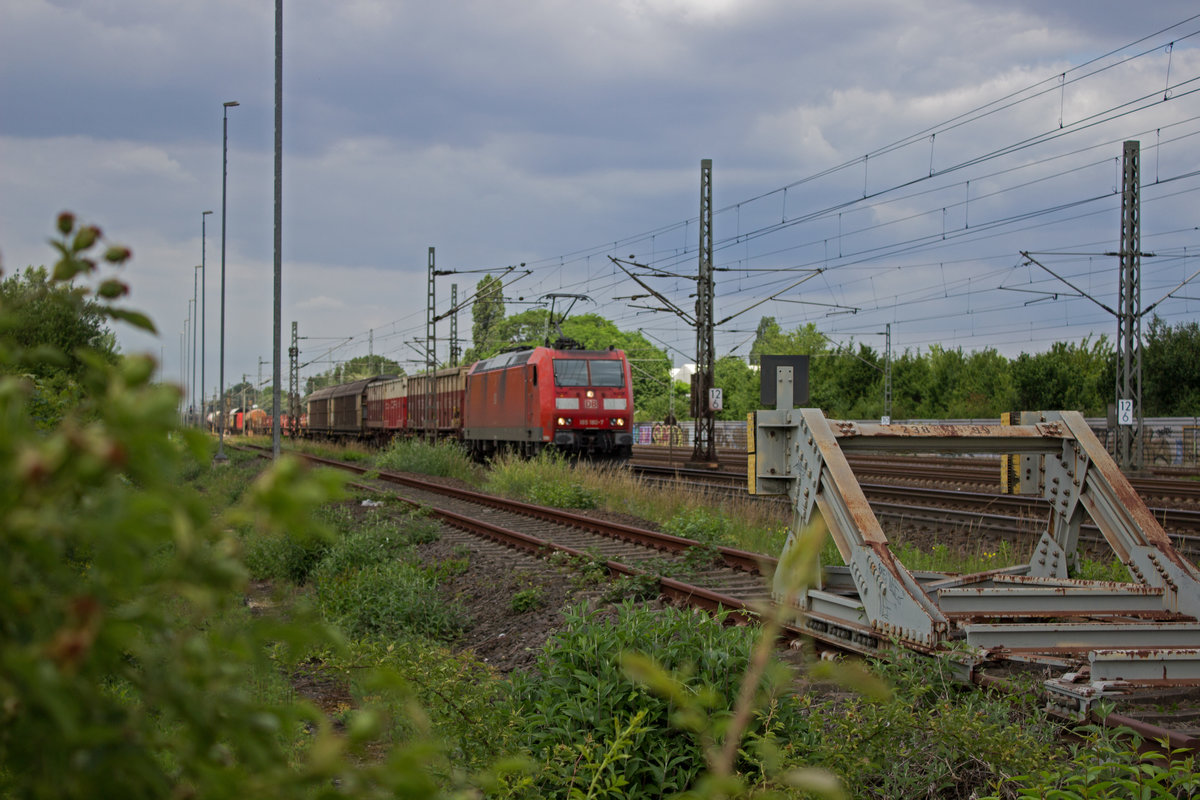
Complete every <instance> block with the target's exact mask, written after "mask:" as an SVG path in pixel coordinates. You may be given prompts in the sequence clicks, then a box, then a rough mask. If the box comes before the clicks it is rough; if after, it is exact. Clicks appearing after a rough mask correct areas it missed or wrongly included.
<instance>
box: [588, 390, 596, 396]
mask: <svg viewBox="0 0 1200 800" xmlns="http://www.w3.org/2000/svg"><path fill="white" fill-rule="evenodd" d="M587 396H588V397H595V396H596V393H595V392H593V391H592V390H591V389H588V390H587Z"/></svg>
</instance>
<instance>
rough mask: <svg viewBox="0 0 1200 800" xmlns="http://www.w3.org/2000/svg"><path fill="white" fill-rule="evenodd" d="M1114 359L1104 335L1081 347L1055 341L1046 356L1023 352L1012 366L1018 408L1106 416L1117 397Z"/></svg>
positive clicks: (1085, 342) (1084, 342)
mask: <svg viewBox="0 0 1200 800" xmlns="http://www.w3.org/2000/svg"><path fill="white" fill-rule="evenodd" d="M1113 358H1114V353H1113V348H1112V345H1110V344H1109V342H1108V339H1107V338H1106V337H1104V336H1101V337H1100V338H1099V339H1097V340H1096V341H1095V342H1090V341H1089V339H1088V338H1085V339H1084V340H1083V341H1082V342H1080V343H1079V344H1075V343H1073V342H1055V343H1054V344H1052V345H1051V346H1050V349H1049V350H1048V351H1047V352H1044V353H1036V354H1029V353H1021V354H1020V355H1019V356H1017V358H1016V359H1015V360H1013V361H1012V362H1011V365H1010V369H1011V372H1012V382H1013V388H1014V394H1015V400H1016V406H1017V408H1018V409H1020V410H1024V411H1040V410H1046V409H1054V410H1059V409H1071V410H1074V411H1081V412H1083V413H1084V414H1089V415H1092V416H1101V415H1103V414H1105V413H1106V412H1107V409H1108V404H1109V403H1110V402H1112V397H1113V378H1112V375H1113V366H1112V364H1113Z"/></svg>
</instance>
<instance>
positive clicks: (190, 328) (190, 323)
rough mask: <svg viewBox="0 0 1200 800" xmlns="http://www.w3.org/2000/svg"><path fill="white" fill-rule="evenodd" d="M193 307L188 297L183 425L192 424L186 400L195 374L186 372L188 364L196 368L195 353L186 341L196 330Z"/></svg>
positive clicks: (192, 368)
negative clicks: (190, 374) (185, 411)
mask: <svg viewBox="0 0 1200 800" xmlns="http://www.w3.org/2000/svg"><path fill="white" fill-rule="evenodd" d="M195 274H196V273H194V272H193V273H192V275H193V277H194V276H195ZM194 282H195V281H193V283H194ZM195 309H196V301H195V300H193V299H191V298H189V299H188V315H187V322H186V323H184V326H183V406H184V408H186V409H187V416H186V418H185V421H184V423H183V424H184V426H185V427H186V426H189V425H191V424H192V409H191V406H190V404H189V402H188V401H189V400H190V399H191V396H192V387H193V385H194V384H195V383H196V378H195V376H194V375H192V376H189V374H188V367H189V366H190V367H191V371H192V372H193V373H194V372H195V369H196V362H195V360H194V359H195V355H194V354H193V353H189V352H188V342H189V341H192V340H193V339H194V334H195V331H196V317H195V314H196V310H195ZM189 377H190V380H189Z"/></svg>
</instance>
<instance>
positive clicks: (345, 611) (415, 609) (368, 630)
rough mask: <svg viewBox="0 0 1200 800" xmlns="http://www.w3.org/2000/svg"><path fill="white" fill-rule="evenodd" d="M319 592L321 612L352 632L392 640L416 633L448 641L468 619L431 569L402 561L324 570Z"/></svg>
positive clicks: (317, 593) (318, 584) (318, 601)
mask: <svg viewBox="0 0 1200 800" xmlns="http://www.w3.org/2000/svg"><path fill="white" fill-rule="evenodd" d="M316 595H317V603H318V606H319V607H320V609H321V612H322V613H323V614H324V615H325V616H326V618H327V619H329V620H330V621H332V622H334V623H336V624H337V625H338V626H339V627H340V628H341V629H342V630H343V631H345V633H346V634H347V635H349V636H351V637H360V638H361V637H372V638H378V639H383V640H385V641H386V640H391V639H398V638H400V637H402V636H404V635H406V634H414V633H415V634H420V635H422V636H426V637H428V638H430V639H442V640H446V639H451V638H453V637H454V636H455V635H456V634H457V633H458V632H459V631H460V630H462V628H463V627H464V626H465V625H466V622H467V615H466V612H465V611H464V610H463V609H462V608H461V607H460V606H458V605H457V604H454V603H447V602H446V600H445V599H443V598H442V597H441V595H440V593H439V592H438V585H437V580H436V579H434V578H433V577H432V576H431V575H430V573H429V572H427V571H426V570H424V569H422V568H421V567H419V566H416V565H413V564H407V563H404V562H401V561H383V562H379V563H375V564H371V565H369V566H366V567H364V568H362V569H358V570H355V569H350V570H345V571H342V572H338V573H326V572H322V574H321V576H320V580H319V581H317V583H316Z"/></svg>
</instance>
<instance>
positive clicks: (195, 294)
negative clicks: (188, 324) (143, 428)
mask: <svg viewBox="0 0 1200 800" xmlns="http://www.w3.org/2000/svg"><path fill="white" fill-rule="evenodd" d="M199 277H200V265H199V264H197V265H196V266H195V268H193V269H192V313H193V314H195V315H197V316H199V314H200V286H199V283H198V279H199ZM199 328H200V326H199V325H197V324H196V320H193V321H192V392H191V401H192V413H193V414H195V413H198V412H197V411H196V339H198V338H199V337H198V336H197V335H196V334H197V331H198V330H199ZM193 424H195V423H194V420H191V419H189V420H188V425H189V426H191V425H193Z"/></svg>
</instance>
